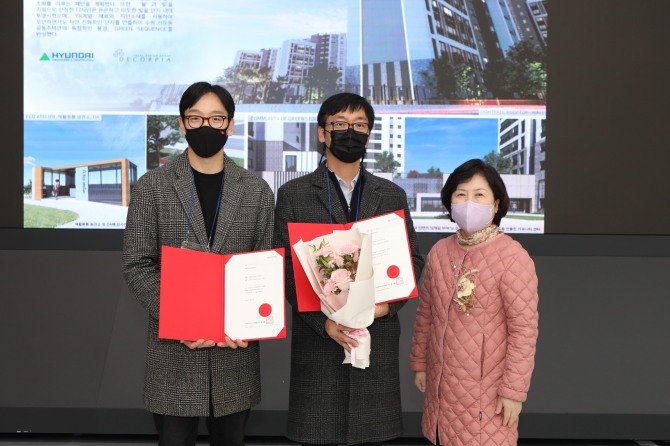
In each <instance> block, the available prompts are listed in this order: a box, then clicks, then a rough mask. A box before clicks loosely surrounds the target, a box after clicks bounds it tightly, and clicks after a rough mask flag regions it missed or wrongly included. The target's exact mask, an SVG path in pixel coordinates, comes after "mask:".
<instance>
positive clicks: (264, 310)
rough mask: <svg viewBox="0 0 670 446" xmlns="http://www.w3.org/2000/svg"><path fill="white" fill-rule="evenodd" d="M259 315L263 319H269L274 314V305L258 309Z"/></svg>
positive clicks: (265, 305)
mask: <svg viewBox="0 0 670 446" xmlns="http://www.w3.org/2000/svg"><path fill="white" fill-rule="evenodd" d="M258 314H260V315H261V316H262V317H268V316H270V315H271V314H272V305H270V304H263V305H261V306H260V307H258Z"/></svg>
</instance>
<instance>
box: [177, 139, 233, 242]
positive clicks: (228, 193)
mask: <svg viewBox="0 0 670 446" xmlns="http://www.w3.org/2000/svg"><path fill="white" fill-rule="evenodd" d="M166 168H167V169H168V171H170V172H172V173H173V174H174V176H175V182H174V188H175V191H176V193H177V196H178V197H179V201H180V203H181V205H182V207H183V209H184V212H185V213H186V215H188V214H189V212H190V208H191V201H193V215H192V218H191V233H190V236H189V239H190V240H192V241H197V243H198V244H200V245H201V246H207V243H208V238H207V229H206V227H205V220H204V218H203V216H202V209H201V208H200V201H199V200H197V199H194V200H192V197H193V187H195V186H194V184H193V176H192V173H191V166H190V164H189V162H188V156H187V152H186V151H184V153H182V154H181V155H179V156H178V157H177V158H176V159H175V160H173V161H172V162H171V163H170V164H168V165H167V166H166ZM242 172H243V170H242V168H240V167H239V166H238V165H237V164H235V161H233V160H232V159H231V158H229V157H228V156H227V155H225V154H224V173H225V176H226V179H225V182H224V183H223V192H222V195H221V209H220V211H219V216H218V218H217V221H216V228H215V231H216V232H215V234H214V237H212V246H211V247H210V249H211V252H221V250H222V247H223V242H224V240H225V239H226V237H227V236H228V234H229V232H230V229H231V228H232V227H233V225H235V224H237V223H236V216H237V214H238V211H239V207H240V203H241V202H242V201H243V199H244V190H243V185H242ZM184 234H186V228H184Z"/></svg>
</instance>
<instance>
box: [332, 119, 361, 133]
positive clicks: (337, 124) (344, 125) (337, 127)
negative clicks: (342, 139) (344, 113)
mask: <svg viewBox="0 0 670 446" xmlns="http://www.w3.org/2000/svg"><path fill="white" fill-rule="evenodd" d="M326 125H329V126H331V129H330V131H331V132H346V131H347V130H349V129H354V132H356V133H365V134H367V133H368V131H369V130H370V126H369V125H368V123H367V122H354V123H353V124H350V123H348V122H346V121H331V122H326Z"/></svg>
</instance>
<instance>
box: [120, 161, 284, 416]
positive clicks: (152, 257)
mask: <svg viewBox="0 0 670 446" xmlns="http://www.w3.org/2000/svg"><path fill="white" fill-rule="evenodd" d="M191 175H192V174H191V170H190V166H189V163H188V158H187V156H186V152H184V154H182V155H180V156H179V157H178V158H177V159H175V160H174V161H172V162H171V163H169V164H168V165H167V166H165V167H162V168H159V169H155V170H152V171H150V172H147V173H146V174H145V175H144V176H142V178H140V180H139V181H138V182H137V184H136V185H135V187H134V189H133V191H132V195H131V200H130V207H129V208H128V218H127V222H126V231H125V238H124V246H123V274H124V277H125V279H126V281H127V283H128V286H129V288H130V291H131V293H132V294H133V295H134V296H135V297H136V298H137V300H139V301H140V303H141V304H142V305H143V306H144V307H145V308H146V309H147V311H148V313H149V330H148V336H147V357H146V371H145V381H144V404H145V407H146V409H147V410H149V411H150V412H153V413H158V414H164V415H176V416H207V415H210V396H211V398H212V401H211V406H212V407H213V413H212V415H214V416H217V417H219V416H223V415H227V414H230V413H235V412H239V411H242V410H245V409H248V408H250V407H252V406H254V405H256V404H258V403H259V402H260V398H261V389H260V385H261V383H260V358H259V346H258V343H257V342H250V343H249V347H248V348H237V349H230V348H219V347H214V348H204V349H195V350H190V349H188V348H187V347H186V346H184V345H182V344H181V343H179V341H171V340H162V339H158V314H159V289H160V264H161V258H160V254H161V246H164V245H165V246H172V247H179V246H181V243H182V242H183V241H184V240H185V238H186V228H187V221H188V213H189V206H190V204H191V197H192V191H193V188H194V187H195V186H194V185H193V180H192V176H191ZM273 205H274V197H273V195H272V191H271V190H270V188H269V187H268V185H267V183H266V182H265V181H263V180H262V179H260V178H258V177H256V176H254V175H252V174H250V173H249V172H247V171H246V170H244V169H242V168H241V167H238V166H237V165H236V164H235V163H234V162H233V160H231V159H230V158H228V157H226V158H225V182H224V187H223V196H222V200H221V208H220V211H219V216H218V220H217V224H216V233H215V235H214V238H213V240H212V248H211V249H212V252H216V253H235V252H244V251H254V250H263V249H269V248H271V244H272V224H273V218H274V207H273ZM190 240H191V241H196V242H197V243H199V244H200V245H203V246H207V234H206V230H205V222H204V220H203V217H202V211H201V208H200V203H199V200H198V199H197V196H196V198H195V200H194V202H193V217H192V228H191V234H190Z"/></svg>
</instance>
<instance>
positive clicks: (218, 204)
mask: <svg viewBox="0 0 670 446" xmlns="http://www.w3.org/2000/svg"><path fill="white" fill-rule="evenodd" d="M225 178H226V175H225V173H224V174H223V175H222V177H221V188H220V189H219V198H218V201H217V202H216V211H215V212H214V221H212V229H211V231H210V233H209V238H208V240H207V250H208V251H209V249H210V248H211V247H212V238H213V237H214V230H215V229H216V220H217V219H218V218H219V209H221V195H223V182H224V179H225ZM191 181H192V184H193V187H192V188H191V204H190V206H189V211H188V221H187V225H186V242H187V243H188V239H189V237H190V234H191V219H192V218H193V203H194V202H195V190H196V188H195V174H194V173H193V169H191Z"/></svg>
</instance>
